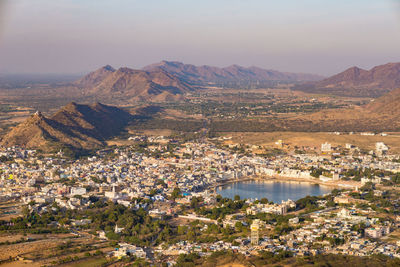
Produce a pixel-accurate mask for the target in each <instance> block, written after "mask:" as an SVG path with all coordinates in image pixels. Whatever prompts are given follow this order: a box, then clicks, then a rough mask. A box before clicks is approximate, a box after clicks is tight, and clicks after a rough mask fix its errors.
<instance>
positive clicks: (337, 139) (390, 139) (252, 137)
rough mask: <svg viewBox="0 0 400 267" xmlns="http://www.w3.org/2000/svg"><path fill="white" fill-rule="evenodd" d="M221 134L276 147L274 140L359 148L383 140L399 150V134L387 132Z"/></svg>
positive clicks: (310, 145) (293, 144) (290, 144)
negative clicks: (349, 145)
mask: <svg viewBox="0 0 400 267" xmlns="http://www.w3.org/2000/svg"><path fill="white" fill-rule="evenodd" d="M223 136H227V137H232V141H233V142H234V143H243V144H252V145H260V146H267V147H268V146H270V147H276V145H275V142H276V141H277V140H282V141H283V143H285V144H288V146H289V147H291V148H294V147H295V146H298V147H302V146H308V147H316V148H317V149H318V148H320V147H321V144H323V143H325V142H328V143H331V144H332V145H333V146H338V145H340V146H343V147H344V146H345V144H347V143H348V144H352V145H355V146H357V147H359V148H361V149H367V150H372V149H374V148H375V143H376V142H384V143H385V144H386V145H388V146H389V152H392V153H398V152H400V134H399V133H389V134H388V135H387V136H380V135H374V136H364V135H360V134H353V135H349V134H343V135H336V134H333V133H324V132H317V133H313V132H246V133H240V132H237V133H224V134H223Z"/></svg>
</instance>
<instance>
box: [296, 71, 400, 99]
mask: <svg viewBox="0 0 400 267" xmlns="http://www.w3.org/2000/svg"><path fill="white" fill-rule="evenodd" d="M398 87H400V63H388V64H385V65H380V66H376V67H374V68H372V69H371V70H363V69H360V68H358V67H352V68H349V69H347V70H345V71H344V72H341V73H339V74H336V75H334V76H332V77H329V78H326V79H324V80H322V81H318V82H313V83H306V84H303V85H298V86H296V87H295V88H294V89H296V90H301V91H305V92H310V93H328V94H334V95H343V96H361V97H363V96H365V97H379V96H381V95H384V94H385V93H387V92H390V91H391V90H393V89H395V88H398Z"/></svg>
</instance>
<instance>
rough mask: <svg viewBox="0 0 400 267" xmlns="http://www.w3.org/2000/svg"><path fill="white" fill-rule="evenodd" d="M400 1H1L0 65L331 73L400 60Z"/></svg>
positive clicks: (2, 68)
mask: <svg viewBox="0 0 400 267" xmlns="http://www.w3.org/2000/svg"><path fill="white" fill-rule="evenodd" d="M399 32H400V1H398V0H382V1H374V0H352V1H346V0H326V1H319V0H304V1H298V0H283V1H279V2H277V1H272V0H251V1H242V0H219V1H212V0H203V1H201V2H200V1H199V2H197V1H196V2H194V1H193V2H192V1H184V0H171V1H161V0H154V1H127V0H114V1H107V0H98V1H90V0H80V1H77V0H58V1H53V0H36V1H31V0H12V1H10V0H0V73H4V74H36V73H37V74H49V73H52V74H85V73H88V72H90V71H93V70H94V69H96V68H98V67H99V66H103V65H106V64H110V65H112V66H127V67H129V68H133V69H140V68H142V67H143V66H146V65H149V64H152V63H154V62H159V61H161V60H168V61H180V62H184V63H187V64H193V65H196V66H201V65H210V66H216V67H226V66H229V65H232V64H237V65H240V66H245V67H247V66H257V67H260V68H263V69H273V70H278V71H284V72H293V73H310V74H318V75H323V76H331V75H334V74H336V73H339V72H341V71H343V70H345V69H347V68H349V67H352V66H357V67H360V68H363V69H370V68H372V67H374V66H376V65H382V64H386V63H387V62H400V50H399V49H398V47H400V34H399Z"/></svg>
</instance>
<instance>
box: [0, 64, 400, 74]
mask: <svg viewBox="0 0 400 267" xmlns="http://www.w3.org/2000/svg"><path fill="white" fill-rule="evenodd" d="M163 61H167V62H179V63H183V64H185V65H194V66H197V67H201V66H210V67H218V68H226V67H230V66H234V65H237V66H240V67H244V68H251V67H258V68H262V69H265V70H274V71H279V72H288V73H298V74H301V73H303V74H313V75H319V76H321V77H323V78H328V77H330V76H334V75H336V74H338V73H341V72H344V71H346V70H348V69H350V68H353V67H358V68H360V69H363V70H370V69H372V68H374V67H376V66H380V65H386V64H396V63H400V61H399V62H386V63H381V64H377V65H374V66H371V67H368V68H363V67H361V66H356V65H353V66H348V67H346V68H344V69H343V70H341V71H339V72H336V73H332V74H328V75H323V74H318V73H310V72H292V71H286V70H279V69H274V68H264V67H260V66H254V65H253V66H243V65H240V64H236V63H233V64H230V65H226V66H222V67H221V66H215V65H209V64H203V65H197V64H192V63H189V62H182V61H177V60H160V61H158V62H153V63H150V64H147V65H144V66H142V67H139V68H134V67H130V66H115V65H111V64H103V65H101V66H97V67H96V68H94V69H92V70H88V71H83V72H75V73H74V72H70V73H68V72H65V73H61V72H20V73H16V72H0V78H1V76H46V75H48V76H77V77H79V76H84V75H87V74H89V73H91V72H93V71H96V70H98V69H100V68H102V67H105V66H108V65H109V66H111V67H113V68H115V69H117V70H118V69H120V68H130V69H135V70H142V69H143V68H144V67H147V66H149V65H152V64H157V63H161V62H163Z"/></svg>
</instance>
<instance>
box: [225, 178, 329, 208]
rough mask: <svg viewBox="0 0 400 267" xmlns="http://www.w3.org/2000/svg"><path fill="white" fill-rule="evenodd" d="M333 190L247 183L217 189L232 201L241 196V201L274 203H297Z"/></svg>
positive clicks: (308, 185)
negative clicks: (290, 201) (265, 200)
mask: <svg viewBox="0 0 400 267" xmlns="http://www.w3.org/2000/svg"><path fill="white" fill-rule="evenodd" d="M332 190H333V188H332V187H328V186H321V185H318V184H310V183H300V182H277V181H246V182H238V183H233V184H229V185H226V186H222V187H219V188H217V193H218V194H220V195H221V196H223V197H227V198H232V199H233V198H234V197H235V195H239V196H240V198H241V199H244V198H247V199H249V198H252V199H255V198H257V199H262V198H264V197H265V198H267V199H268V200H269V201H273V202H274V203H281V202H282V200H285V201H286V200H288V199H291V200H293V201H296V200H298V199H300V198H303V197H306V196H320V195H324V194H326V193H330V192H331V191H332Z"/></svg>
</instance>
